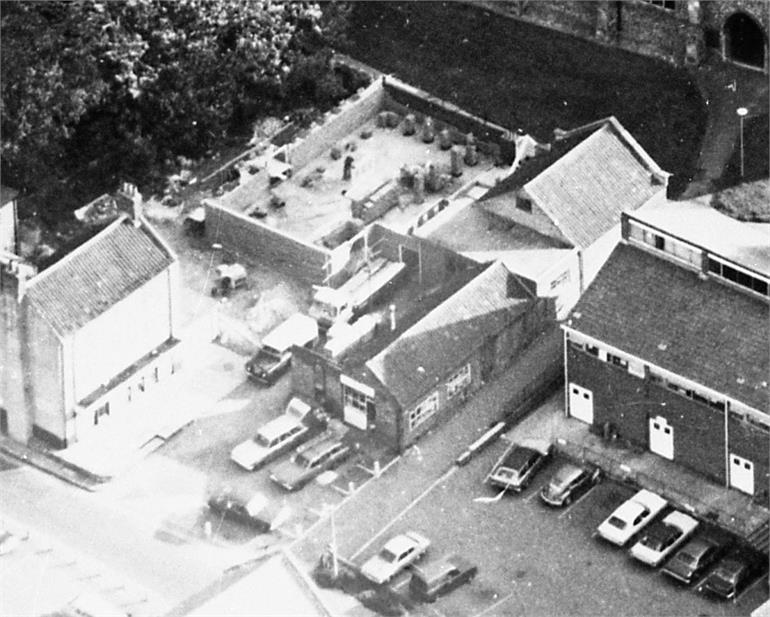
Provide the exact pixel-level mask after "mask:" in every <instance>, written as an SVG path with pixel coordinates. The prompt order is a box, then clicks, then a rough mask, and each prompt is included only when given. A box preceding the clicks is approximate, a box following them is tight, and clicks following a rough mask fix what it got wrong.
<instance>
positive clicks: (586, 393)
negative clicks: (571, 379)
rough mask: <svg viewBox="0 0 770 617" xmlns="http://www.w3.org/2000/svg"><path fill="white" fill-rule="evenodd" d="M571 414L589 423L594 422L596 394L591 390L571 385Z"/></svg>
mask: <svg viewBox="0 0 770 617" xmlns="http://www.w3.org/2000/svg"><path fill="white" fill-rule="evenodd" d="M569 415H571V416H572V417H573V418H577V419H578V420H582V421H583V422H587V423H588V424H593V423H594V395H593V392H591V391H590V390H586V389H585V388H581V387H580V386H578V385H576V384H574V383H571V384H570V385H569Z"/></svg>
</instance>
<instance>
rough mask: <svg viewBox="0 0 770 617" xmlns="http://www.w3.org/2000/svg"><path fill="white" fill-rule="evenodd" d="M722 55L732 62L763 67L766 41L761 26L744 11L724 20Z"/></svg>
mask: <svg viewBox="0 0 770 617" xmlns="http://www.w3.org/2000/svg"><path fill="white" fill-rule="evenodd" d="M724 33H725V41H724V55H725V57H726V58H728V59H730V60H732V61H733V62H738V63H740V64H746V65H748V66H753V67H756V68H759V69H764V68H765V51H766V41H765V34H764V32H762V28H761V26H760V25H759V24H758V23H757V22H756V21H754V19H752V18H751V17H749V16H748V15H746V14H745V13H734V14H733V15H731V16H730V17H728V18H727V21H725V27H724Z"/></svg>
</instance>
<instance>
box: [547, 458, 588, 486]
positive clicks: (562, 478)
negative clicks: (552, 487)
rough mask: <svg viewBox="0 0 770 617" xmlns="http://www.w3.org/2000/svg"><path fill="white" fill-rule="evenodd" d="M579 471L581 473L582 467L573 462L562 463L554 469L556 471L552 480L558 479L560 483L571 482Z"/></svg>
mask: <svg viewBox="0 0 770 617" xmlns="http://www.w3.org/2000/svg"><path fill="white" fill-rule="evenodd" d="M581 473H583V468H582V467H579V466H577V465H575V464H573V463H564V464H563V465H562V466H561V467H559V468H558V469H557V470H556V473H554V474H553V477H552V481H556V480H558V481H559V482H560V483H564V484H566V483H568V482H572V481H573V480H574V479H575V478H577V477H578V476H579V475H580V474H581Z"/></svg>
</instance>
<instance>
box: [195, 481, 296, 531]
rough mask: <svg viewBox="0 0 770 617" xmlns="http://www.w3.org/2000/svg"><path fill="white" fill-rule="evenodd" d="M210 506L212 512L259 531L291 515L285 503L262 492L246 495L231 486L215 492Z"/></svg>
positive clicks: (271, 526) (273, 527) (278, 523)
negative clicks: (280, 502) (273, 500)
mask: <svg viewBox="0 0 770 617" xmlns="http://www.w3.org/2000/svg"><path fill="white" fill-rule="evenodd" d="M208 506H209V509H210V510H211V511H212V512H215V513H217V514H218V515H220V516H222V517H224V518H227V519H229V520H233V521H236V522H238V523H243V524H245V525H248V526H250V527H252V528H253V529H255V530H256V531H257V532H259V533H267V532H269V531H271V530H273V529H275V528H276V527H278V526H279V525H280V524H281V523H282V522H283V521H285V520H286V519H287V518H288V516H289V515H290V510H289V508H288V507H287V506H286V505H285V504H279V503H276V502H271V501H270V500H269V499H268V498H267V497H266V496H265V495H263V494H262V493H254V494H253V495H249V496H245V495H243V494H240V493H237V492H236V491H234V490H233V489H231V488H223V489H221V490H219V491H218V492H216V493H215V494H213V495H212V496H211V497H210V498H209V500H208Z"/></svg>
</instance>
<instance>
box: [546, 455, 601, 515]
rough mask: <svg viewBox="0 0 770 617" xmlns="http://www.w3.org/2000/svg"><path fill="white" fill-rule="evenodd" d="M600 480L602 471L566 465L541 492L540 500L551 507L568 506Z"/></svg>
mask: <svg viewBox="0 0 770 617" xmlns="http://www.w3.org/2000/svg"><path fill="white" fill-rule="evenodd" d="M600 478H601V471H600V470H599V469H598V468H596V467H593V468H591V467H580V466H578V465H573V464H572V463H565V464H564V465H562V466H561V467H559V469H558V470H556V473H555V474H553V477H552V478H551V481H550V482H549V483H548V484H546V485H545V486H544V487H543V489H542V490H541V491H540V499H542V500H543V502H544V503H547V504H548V505H549V506H568V505H569V504H571V503H572V502H573V501H574V500H576V499H579V498H580V496H581V495H583V494H585V492H586V491H588V489H590V488H591V487H592V486H593V485H594V484H596V483H597V482H598V481H599V480H600Z"/></svg>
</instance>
